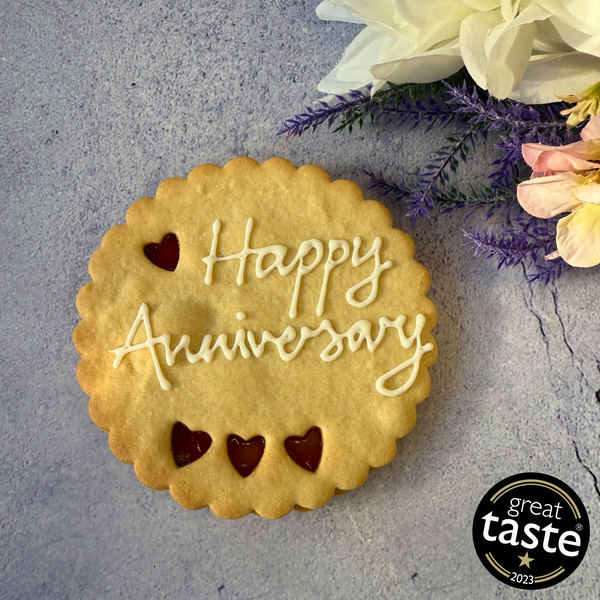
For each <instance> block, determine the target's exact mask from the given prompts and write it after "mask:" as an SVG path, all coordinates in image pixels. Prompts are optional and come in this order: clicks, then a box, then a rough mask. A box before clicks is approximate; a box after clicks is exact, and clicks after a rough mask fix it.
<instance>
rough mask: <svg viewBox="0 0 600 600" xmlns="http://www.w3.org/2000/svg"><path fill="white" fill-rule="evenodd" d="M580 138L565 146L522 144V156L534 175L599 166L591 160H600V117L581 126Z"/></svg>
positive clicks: (582, 169) (585, 169)
mask: <svg viewBox="0 0 600 600" xmlns="http://www.w3.org/2000/svg"><path fill="white" fill-rule="evenodd" d="M581 140H582V141H581V142H575V143H573V144H567V145H566V146H544V145H543V144H523V158H524V159H525V162H526V163H527V164H528V165H529V166H530V167H531V168H532V169H533V173H534V177H539V176H541V175H556V174H558V173H564V172H566V171H589V170H592V169H598V168H600V165H599V164H598V163H596V162H593V161H598V160H600V117H595V118H594V119H592V120H591V121H590V122H589V123H588V124H587V125H586V126H585V127H584V128H583V130H582V131H581Z"/></svg>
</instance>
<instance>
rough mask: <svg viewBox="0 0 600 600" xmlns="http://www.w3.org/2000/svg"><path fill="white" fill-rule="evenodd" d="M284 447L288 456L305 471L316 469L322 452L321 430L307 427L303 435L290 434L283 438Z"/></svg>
mask: <svg viewBox="0 0 600 600" xmlns="http://www.w3.org/2000/svg"><path fill="white" fill-rule="evenodd" d="M285 449H286V451H287V453H288V454H289V455H290V458H291V459H292V460H293V461H294V462H295V463H296V464H298V465H300V466H301V467H302V468H303V469H306V470H307V471H313V472H314V471H316V470H317V468H318V466H319V463H320V462H321V455H322V454H323V441H322V438H321V430H320V429H319V428H318V427H312V428H311V429H309V430H308V431H307V432H306V434H305V435H304V437H297V436H291V437H289V438H287V439H286V440H285Z"/></svg>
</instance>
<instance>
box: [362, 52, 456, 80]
mask: <svg viewBox="0 0 600 600" xmlns="http://www.w3.org/2000/svg"><path fill="white" fill-rule="evenodd" d="M463 64H464V63H463V60H462V58H461V56H460V50H459V47H458V44H455V45H454V46H452V47H447V48H439V49H437V50H431V51H430V52H423V53H421V54H416V55H413V56H409V57H407V58H403V59H399V60H392V61H389V62H386V63H381V64H378V65H375V66H374V67H373V68H372V69H371V73H372V75H373V77H374V78H376V79H384V80H385V81H389V82H390V83H396V84H400V83H430V82H432V81H439V80H440V79H444V78H445V77H449V76H450V75H452V74H454V73H456V71H458V70H459V69H461V68H462V66H463Z"/></svg>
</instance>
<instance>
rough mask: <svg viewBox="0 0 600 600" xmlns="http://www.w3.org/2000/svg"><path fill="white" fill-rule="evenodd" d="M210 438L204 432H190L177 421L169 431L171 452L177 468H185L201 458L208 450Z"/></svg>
mask: <svg viewBox="0 0 600 600" xmlns="http://www.w3.org/2000/svg"><path fill="white" fill-rule="evenodd" d="M211 444H212V438H211V437H210V435H208V433H206V431H192V430H191V429H189V428H188V427H187V426H186V425H185V424H183V423H181V422H180V421H178V422H177V423H175V425H173V430H172V431H171V452H172V453H173V459H174V460H175V464H176V465H177V466H178V467H185V466H186V465H189V464H191V463H193V462H194V461H197V460H198V459H199V458H201V457H202V456H203V455H204V454H205V453H206V452H207V451H208V449H209V448H210V446H211Z"/></svg>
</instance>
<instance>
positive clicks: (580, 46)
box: [550, 17, 600, 56]
mask: <svg viewBox="0 0 600 600" xmlns="http://www.w3.org/2000/svg"><path fill="white" fill-rule="evenodd" d="M550 21H551V22H552V24H553V25H554V27H556V31H558V33H559V35H560V37H561V38H562V39H563V40H564V41H565V42H566V43H567V44H569V46H571V47H572V48H574V49H575V50H577V51H579V52H585V53H586V54H593V55H594V56H600V35H590V34H589V33H584V32H582V31H577V30H576V29H573V28H572V27H569V26H568V25H566V24H565V23H563V22H562V21H560V20H559V19H557V18H554V17H553V18H552V19H550Z"/></svg>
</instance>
